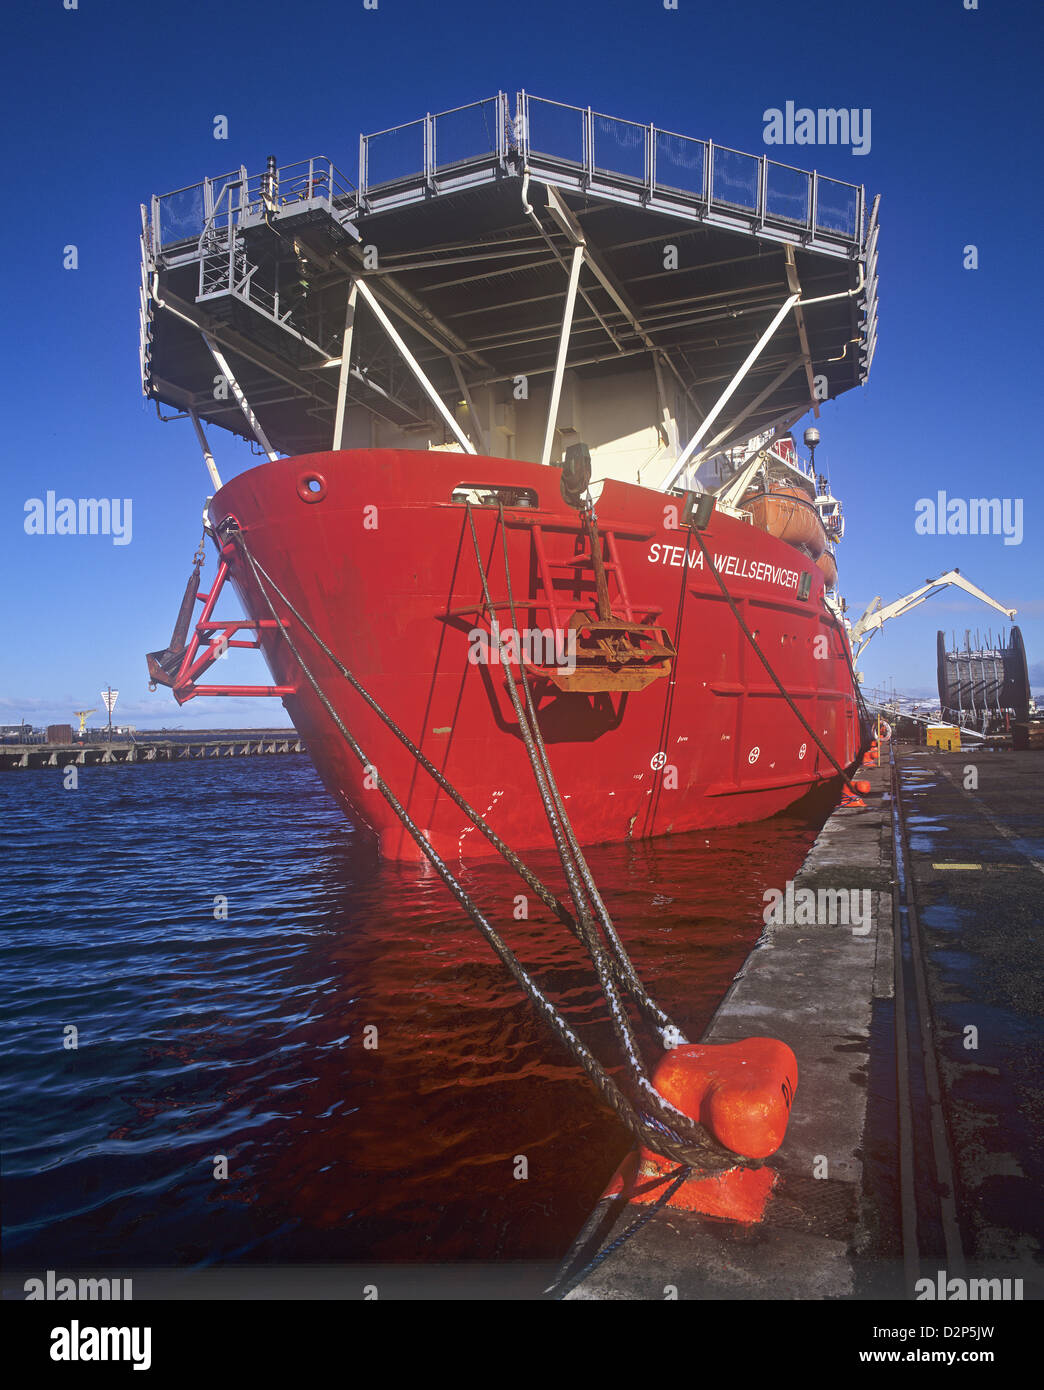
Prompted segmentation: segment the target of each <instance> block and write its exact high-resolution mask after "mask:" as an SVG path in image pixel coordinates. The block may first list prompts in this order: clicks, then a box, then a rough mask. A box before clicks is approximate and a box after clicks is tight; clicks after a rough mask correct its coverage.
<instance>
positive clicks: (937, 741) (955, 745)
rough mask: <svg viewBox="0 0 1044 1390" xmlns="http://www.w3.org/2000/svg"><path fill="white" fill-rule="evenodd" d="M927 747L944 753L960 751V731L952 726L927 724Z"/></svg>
mask: <svg viewBox="0 0 1044 1390" xmlns="http://www.w3.org/2000/svg"><path fill="white" fill-rule="evenodd" d="M928 747H929V748H937V749H939V750H940V752H944V753H959V752H960V751H961V731H960V729H958V728H956V727H955V726H954V725H953V724H929V725H928Z"/></svg>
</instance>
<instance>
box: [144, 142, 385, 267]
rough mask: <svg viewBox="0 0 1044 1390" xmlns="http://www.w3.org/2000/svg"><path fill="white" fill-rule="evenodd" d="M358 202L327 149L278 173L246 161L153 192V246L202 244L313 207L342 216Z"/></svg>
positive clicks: (279, 170) (349, 181) (351, 187)
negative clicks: (226, 170)
mask: <svg viewBox="0 0 1044 1390" xmlns="http://www.w3.org/2000/svg"><path fill="white" fill-rule="evenodd" d="M357 206H358V194H357V190H356V188H355V185H354V184H353V183H352V182H351V180H350V179H348V178H347V177H346V176H345V175H344V174H343V173H342V172H341V170H340V169H339V168H338V167H337V165H336V164H334V162H333V160H331V159H328V158H326V156H325V155H313V156H312V157H311V158H310V159H301V160H297V161H295V162H294V163H293V164H286V165H282V166H280V167H279V168H277V169H276V170H275V171H274V172H273V173H269V172H268V171H267V170H266V171H265V172H264V173H259V174H250V173H249V172H248V171H247V169H246V167H245V166H240V168H239V169H236V170H233V171H232V172H231V173H228V174H221V175H219V176H218V177H217V178H206V179H204V180H203V181H202V182H201V183H194V184H190V185H189V186H188V187H186V188H178V189H175V190H174V191H173V192H171V193H160V194H156V195H154V196H153V199H152V210H151V218H150V233H151V246H152V249H153V251H154V252H159V251H161V250H163V249H165V248H168V247H172V246H175V245H183V244H186V243H190V242H194V243H196V246H197V248H200V249H206V247H207V246H208V244H213V242H215V241H217V240H220V241H222V242H223V241H224V240H225V239H226V236H227V233H228V232H229V231H230V230H234V229H236V228H238V227H241V226H247V225H252V224H256V223H257V222H260V221H263V220H264V218H265V217H266V216H267V215H270V214H272V213H278V214H279V215H284V216H285V215H287V214H288V213H294V212H298V211H300V212H304V211H308V210H310V209H311V208H313V207H322V208H324V209H325V210H326V211H328V212H330V213H332V214H334V215H336V216H339V217H343V216H345V215H350V214H351V213H354V211H355V210H356V208H357Z"/></svg>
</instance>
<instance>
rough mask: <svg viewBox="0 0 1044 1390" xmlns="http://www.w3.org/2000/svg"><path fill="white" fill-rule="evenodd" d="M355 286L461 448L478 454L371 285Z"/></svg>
mask: <svg viewBox="0 0 1044 1390" xmlns="http://www.w3.org/2000/svg"><path fill="white" fill-rule="evenodd" d="M355 284H356V285H357V286H358V288H359V293H360V294H361V295H362V297H363V299H365V300H366V303H367V305H368V306H369V308H370V311H371V313H372V314H373V316H374V318H375V319H376V320H377V322H378V323H379V324H380V325H381V327H382V328H383V329H384V331H385V333H386V334H387V335H388V337H389V338H390V339H391V341H392V343H393V344H394V345H395V347H396V348H397V350H398V352H399V355H400V356H401V358H402V360H403V361H404V362H405V363H406V365H407V367H409V369H410V371H411V372H412V373H413V375H414V376H415V377H416V379H417V381H418V383H419V385H420V387H421V389H422V390H423V391H424V393H425V395H426V396H427V397H428V399H429V400H430V401H431V403H432V405H433V406H434V407H435V409H436V410H437V411H438V412H439V414H440V415H441V416H442V418H443V419H444V420H445V422H446V424H447V425H449V427H450V429H451V430H452V431H453V433H454V434H455V435H456V437H457V439H458V440H459V441H460V444H461V447H462V448H463V449H464V452H465V453H466V454H474V453H475V452H477V451H476V449H475V446H474V444H472V442H471V440H470V439H469V438H468V436H467V435H466V434H465V433H464V431H463V430H462V429H461V427H460V426H459V425H458V424H457V421H456V417H455V416H454V415H453V413H452V411H450V410H448V409H447V408H446V402H445V401H444V400H443V399H442V397H441V396H440V395H439V393H438V391H436V390H435V387H434V386H433V385H432V384H431V382H430V380H429V379H428V376H427V373H426V372H425V371H424V368H423V367H422V366H421V364H420V363H419V362H418V361H417V359H416V358H415V357H414V355H413V353H412V352H411V351H410V350H409V348H408V347H407V346H406V344H405V343H404V342H403V340H402V338H401V337H400V336H399V334H398V332H397V330H396V328H395V325H394V324H393V323H392V321H391V319H390V318H389V317H388V315H387V314H386V313H385V312H384V310H383V309H382V308H381V306H380V304H378V302H377V299H376V297H375V296H374V293H373V291H372V290H371V289H370V287H369V285H367V283H366V281H365V280H356V281H355Z"/></svg>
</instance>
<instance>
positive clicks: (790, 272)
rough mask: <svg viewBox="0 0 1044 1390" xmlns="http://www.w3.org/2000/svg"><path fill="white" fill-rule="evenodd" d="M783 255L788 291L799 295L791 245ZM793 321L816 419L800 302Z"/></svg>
mask: <svg viewBox="0 0 1044 1390" xmlns="http://www.w3.org/2000/svg"><path fill="white" fill-rule="evenodd" d="M783 255H784V257H785V260H786V268H787V285H788V286H789V287H790V291H791V293H792V294H798V295H799V294H800V293H801V281H800V280H799V279H798V273H797V262H796V261H795V259H794V248H793V246H787V247H784V249H783ZM794 322H795V323H796V324H797V331H798V339H799V340H800V342H801V351H802V352H803V353H804V356H805V379H806V381H807V382H808V394H809V395H810V396H811V397H812V399H813V401H815V406H814V407H813V409H814V411H815V416H816V419H817V420H818V419H819V401H818V400H816V380H815V373H814V372H813V370H812V350H811V349H810V347H809V345H808V330H807V329H806V327H805V314H804V311H803V310H802V308H801V304H800V302H799V303H798V304H796V305H795V306H794Z"/></svg>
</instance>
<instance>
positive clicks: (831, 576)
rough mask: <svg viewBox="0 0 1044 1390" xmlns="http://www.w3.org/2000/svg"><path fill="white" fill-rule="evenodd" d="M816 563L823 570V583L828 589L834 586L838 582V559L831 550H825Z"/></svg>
mask: <svg viewBox="0 0 1044 1390" xmlns="http://www.w3.org/2000/svg"><path fill="white" fill-rule="evenodd" d="M816 564H817V565H818V566H819V568H820V569H821V570H822V571H823V583H824V584H825V585H826V586H827V588H828V589H832V588H834V586H835V585H836V584H837V561H836V560H835V559H834V557H833V555H831V553H830V551H829V550H824V551H823V553H822V555H820V557H819V559H818V560H817V561H816Z"/></svg>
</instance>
